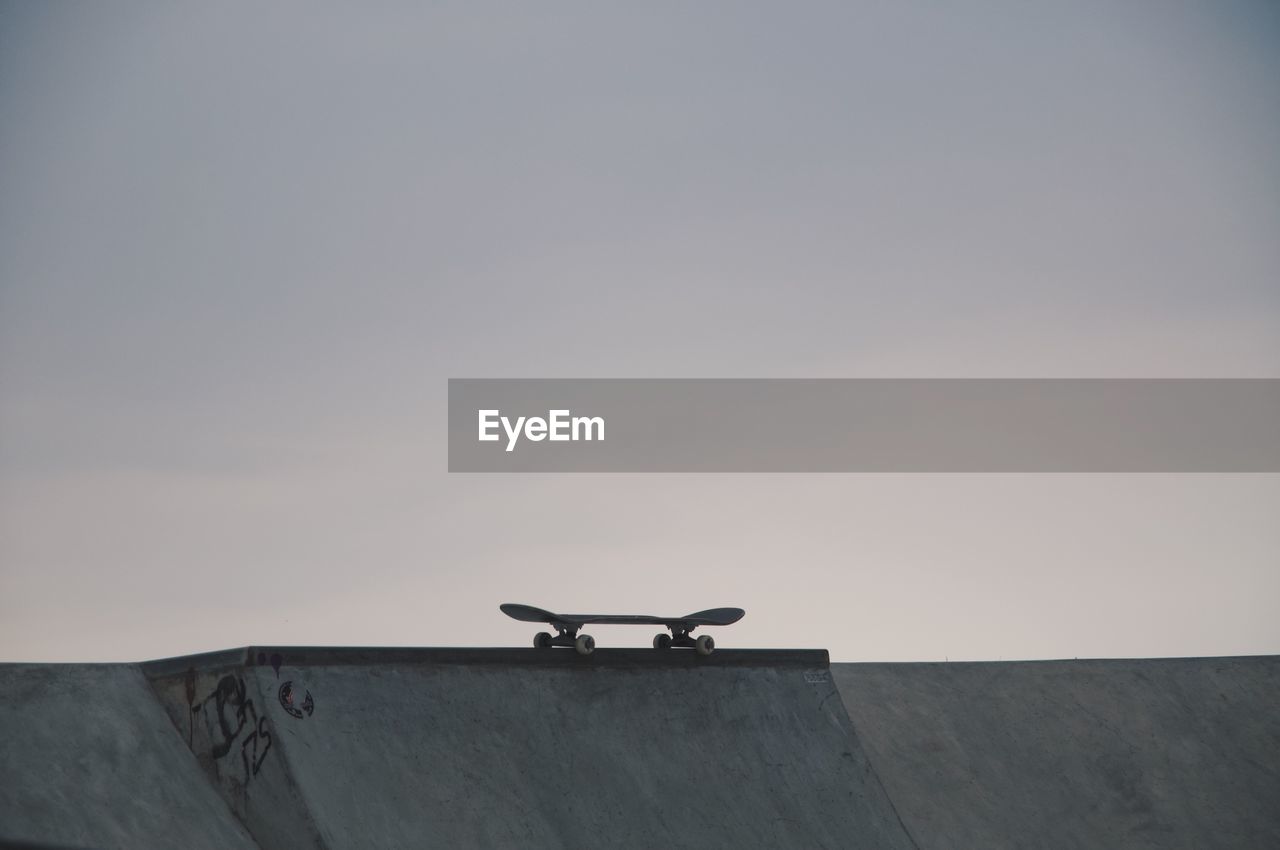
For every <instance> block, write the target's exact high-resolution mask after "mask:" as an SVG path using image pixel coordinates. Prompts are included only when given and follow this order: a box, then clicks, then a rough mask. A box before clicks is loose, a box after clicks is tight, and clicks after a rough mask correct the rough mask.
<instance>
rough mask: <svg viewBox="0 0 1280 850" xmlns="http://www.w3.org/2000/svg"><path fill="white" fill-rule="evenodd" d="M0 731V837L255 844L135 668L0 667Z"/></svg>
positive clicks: (70, 842) (104, 843)
mask: <svg viewBox="0 0 1280 850" xmlns="http://www.w3.org/2000/svg"><path fill="white" fill-rule="evenodd" d="M0 728H2V729H3V730H4V734H3V735H0V846H2V845H3V844H4V843H5V842H8V843H10V844H11V845H13V846H20V844H19V843H20V842H21V843H22V844H25V843H28V842H30V843H35V842H39V843H41V844H53V845H64V846H72V847H148V846H152V847H184V848H208V850H224V849H225V850H235V848H256V847H257V846H258V845H257V844H255V843H254V841H253V839H251V838H250V837H249V834H248V832H247V831H246V830H245V828H244V827H243V826H242V825H241V824H240V822H239V821H238V820H236V818H235V816H234V815H233V814H232V813H231V811H230V810H229V809H228V808H227V806H226V804H225V803H224V802H223V800H222V799H221V797H220V796H219V794H218V792H217V791H216V790H215V789H214V787H213V786H212V785H210V784H209V782H208V781H207V780H206V779H205V778H204V775H203V774H202V773H201V772H200V769H199V766H198V765H197V764H196V759H195V757H194V756H193V755H192V753H191V750H189V749H188V748H187V747H186V746H185V744H184V743H183V741H182V739H181V738H179V737H178V735H177V734H176V731H175V730H174V728H173V724H171V723H170V722H169V718H168V717H167V716H165V712H164V709H162V708H161V707H160V704H159V703H158V702H157V701H156V699H155V694H154V692H153V691H152V689H151V686H150V685H149V684H148V683H147V680H146V678H145V677H144V676H143V675H142V672H141V671H140V670H139V668H138V667H137V665H131V664H65V665H50V664H41V665H35V664H0Z"/></svg>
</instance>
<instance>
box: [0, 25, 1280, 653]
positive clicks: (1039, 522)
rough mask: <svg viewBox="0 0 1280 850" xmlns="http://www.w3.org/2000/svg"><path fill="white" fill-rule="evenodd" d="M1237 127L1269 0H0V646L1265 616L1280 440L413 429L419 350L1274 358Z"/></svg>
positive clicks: (848, 648)
mask: <svg viewBox="0 0 1280 850" xmlns="http://www.w3.org/2000/svg"><path fill="white" fill-rule="evenodd" d="M215 6H216V8H214V7H215ZM1277 151H1280V5H1277V4H1275V3H1268V2H1257V3H1232V2H1223V3H1177V2H1154V0H1149V2H1137V3H1124V4H1116V3H1065V2H1060V3H1056V4H1047V3H1014V2H1007V3H979V2H974V3H966V4H959V5H945V4H928V3H899V2H893V3H889V2H884V3H865V4H853V3H837V4H820V3H814V4H804V5H802V6H795V5H793V4H783V3H773V4H743V3H697V4H674V3H669V4H668V3H656V4H652V3H647V4H635V3H632V4H600V3H592V4H587V3H581V4H537V5H533V4H506V5H488V4H477V3H470V2H468V3H457V4H432V5H430V6H426V5H425V4H399V3H394V4H392V3H383V4H359V6H358V7H357V6H356V4H351V5H349V6H338V5H327V4H322V5H317V4H297V5H289V4H271V5H270V6H269V7H266V8H264V4H254V3H243V4H195V3H191V4H171V3H164V4H162V3H148V4H130V3H114V4H70V3H57V4H53V3H21V2H4V3H0V659H3V660H125V659H141V658H152V657H159V656H165V655H173V654H179V653H185V652H191V651H200V650H207V649H216V648H222V647H227V646H237V645H244V644H249V643H306V644H312V643H314V644H427V645H438V644H463V645H467V644H480V645H484V644H515V645H524V644H525V643H527V641H528V639H529V638H530V637H531V629H530V628H529V626H528V625H526V624H520V623H515V622H513V621H509V620H507V619H506V618H505V617H503V616H502V615H500V614H499V613H498V611H497V605H498V603H500V602H503V601H519V602H528V603H532V604H536V605H542V606H545V607H550V608H558V609H562V610H566V609H567V610H583V609H588V610H600V611H643V612H653V613H660V614H678V613H684V612H686V611H691V610H695V609H699V608H706V607H712V606H718V605H741V606H742V607H745V608H746V609H747V611H748V615H747V618H746V619H745V620H743V621H742V622H741V623H740V624H738V625H736V626H734V627H732V628H731V629H727V630H722V631H720V632H718V633H717V634H716V636H717V639H718V641H719V642H720V644H721V645H722V646H825V647H828V648H830V650H831V652H832V657H833V659H835V660H906V659H929V660H932V659H942V658H951V659H962V658H963V659H972V658H980V659H986V658H990V659H996V658H1039V657H1074V656H1079V657H1085V656H1134V655H1139V656H1145V655H1211V654H1233V653H1274V652H1280V616H1277V612H1278V611H1280V604H1278V603H1280V522H1277V516H1278V515H1280V476H1275V475H1239V476H1229V475H1185V476H1178V475H1146V476H1124V475H988V476H983V475H952V476H946V475H826V476H823V475H817V476H804V475H727V476H693V475H671V476H625V475H601V476H554V475H545V476H544V475H529V476H465V475H454V476H450V475H448V474H447V473H446V472H445V464H446V456H445V450H446V446H445V438H444V425H445V409H444V402H445V392H446V384H445V381H446V379H447V378H448V377H692V376H698V377H793V376H794V377H962V376H963V377H969V376H983V377H1006V376H1018V377H1063V376H1073V377H1077V376H1078V377H1172V376H1180V377H1218V376H1220V377H1280V156H1277ZM596 637H597V639H598V640H599V641H600V643H601V644H602V645H609V644H614V645H617V644H636V645H643V644H647V643H648V640H649V637H650V635H649V633H648V632H647V631H645V630H643V629H636V628H622V627H615V628H613V629H603V628H602V629H599V630H597V632H596Z"/></svg>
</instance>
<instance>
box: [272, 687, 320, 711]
mask: <svg viewBox="0 0 1280 850" xmlns="http://www.w3.org/2000/svg"><path fill="white" fill-rule="evenodd" d="M302 694H303V695H302V697H301V698H299V697H298V692H297V690H295V689H294V687H293V682H292V680H291V681H288V682H285V683H284V684H283V685H281V686H280V694H279V696H280V705H282V706H283V707H284V710H285V711H287V712H289V715H290V716H291V717H296V718H298V719H299V720H301V719H302V718H303V716H306V717H310V716H311V713H312V712H313V711H315V710H316V703H315V700H313V699H312V698H311V691H308V690H305V689H303V691H302Z"/></svg>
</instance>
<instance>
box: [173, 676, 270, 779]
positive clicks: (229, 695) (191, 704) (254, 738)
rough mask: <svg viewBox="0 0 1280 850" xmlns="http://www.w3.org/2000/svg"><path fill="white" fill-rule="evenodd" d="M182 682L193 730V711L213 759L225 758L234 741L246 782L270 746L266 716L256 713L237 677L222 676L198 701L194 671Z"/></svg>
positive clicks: (233, 748)
mask: <svg viewBox="0 0 1280 850" xmlns="http://www.w3.org/2000/svg"><path fill="white" fill-rule="evenodd" d="M186 685H187V700H188V708H189V709H190V713H191V717H192V728H193V729H194V725H195V723H194V718H195V716H196V715H197V714H199V715H201V716H203V717H204V718H205V726H206V728H207V729H208V730H209V737H210V739H211V742H212V743H211V746H210V749H209V755H210V756H212V757H213V758H214V759H215V760H219V759H223V758H226V757H227V756H228V755H230V754H231V753H232V752H234V751H237V749H236V746H237V743H238V745H239V747H238V752H239V753H240V763H241V765H242V766H243V768H244V784H245V785H248V784H249V781H250V780H251V779H252V778H253V777H254V776H257V775H258V771H259V770H260V769H261V768H262V762H263V760H264V759H265V758H266V757H267V752H268V751H269V750H270V749H271V732H270V731H269V730H268V729H267V718H266V717H259V716H258V710H257V708H255V707H254V704H253V700H252V699H250V698H249V697H248V696H247V695H246V690H245V685H244V679H243V678H241V677H240V676H232V675H227V676H223V677H222V678H221V679H219V680H218V684H217V686H216V687H214V689H213V692H212V693H210V694H209V695H208V696H206V697H205V698H204V699H202V700H200V701H198V702H197V701H196V699H195V676H194V671H191V672H190V673H188V676H187V682H186Z"/></svg>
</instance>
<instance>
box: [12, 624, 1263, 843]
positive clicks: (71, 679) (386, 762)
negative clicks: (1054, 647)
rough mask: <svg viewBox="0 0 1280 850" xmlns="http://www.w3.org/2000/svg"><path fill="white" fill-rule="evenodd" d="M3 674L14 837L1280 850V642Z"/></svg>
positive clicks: (286, 660) (366, 656)
mask: <svg viewBox="0 0 1280 850" xmlns="http://www.w3.org/2000/svg"><path fill="white" fill-rule="evenodd" d="M0 687H2V690H0V721H2V722H4V724H5V729H6V734H5V736H4V737H3V739H0V847H5V846H18V845H20V844H22V843H24V842H36V841H38V842H42V843H47V844H54V845H61V846H75V847H101V848H112V847H129V848H146V847H173V846H184V847H219V848H223V847H225V848H236V847H243V848H253V847H260V848H272V850H274V848H286V849H287V848H345V847H370V846H377V847H389V848H394V847H445V846H449V847H454V846H457V847H527V846H540V847H548V848H556V847H562V848H579V847H587V846H591V847H635V848H651V847H699V848H705V847H731V846H732V847H737V846H742V847H771V848H772V847H805V848H821V847H831V848H835V847H841V848H846V847H848V848H858V847H867V848H911V847H919V848H929V850H932V848H947V847H965V848H973V847H1019V848H1021V847H1064V848H1065V847H1090V848H1095V847H1125V848H1128V847H1139V848H1142V847H1210V848H1212V847H1276V846H1280V805H1278V804H1280V712H1278V711H1277V708H1280V658H1276V657H1266V658H1241V659H1183V660H1171V661H1093V662H1024V663H995V664H852V665H851V664H837V665H829V664H828V662H827V656H826V653H825V652H823V651H771V650H720V651H717V652H716V653H715V654H714V655H712V656H711V657H710V658H701V657H699V656H697V655H696V654H695V653H693V652H690V651H669V652H657V651H652V650H624V649H601V650H598V651H597V652H596V653H595V654H594V655H592V656H590V657H587V658H583V657H581V656H578V655H577V654H576V653H574V652H572V651H569V650H533V649H527V650H516V649H513V650H502V649H491V650H490V649H472V650H467V649H337V648H249V649H239V650H229V651H226V652H220V653H211V654H207V655H202V656H191V657H186V658H176V659H168V660H164V661H158V662H148V663H145V664H140V665H0ZM6 842H8V843H7V844H6Z"/></svg>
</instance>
